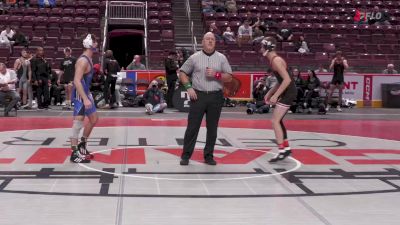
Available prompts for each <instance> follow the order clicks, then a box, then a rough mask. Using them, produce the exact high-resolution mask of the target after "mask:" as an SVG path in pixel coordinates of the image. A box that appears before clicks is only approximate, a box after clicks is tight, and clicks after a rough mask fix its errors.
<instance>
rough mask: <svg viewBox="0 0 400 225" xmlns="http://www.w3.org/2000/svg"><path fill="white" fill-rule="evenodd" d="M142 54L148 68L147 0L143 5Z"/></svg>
mask: <svg viewBox="0 0 400 225" xmlns="http://www.w3.org/2000/svg"><path fill="white" fill-rule="evenodd" d="M144 54H145V59H146V68H147V69H149V51H148V49H147V1H146V5H145V18H144Z"/></svg>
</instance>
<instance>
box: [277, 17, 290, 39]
mask: <svg viewBox="0 0 400 225" xmlns="http://www.w3.org/2000/svg"><path fill="white" fill-rule="evenodd" d="M276 36H277V37H278V40H279V41H292V39H293V32H292V29H290V28H289V24H288V23H287V21H286V20H284V21H282V23H281V26H280V29H279V32H278V34H277V35H276Z"/></svg>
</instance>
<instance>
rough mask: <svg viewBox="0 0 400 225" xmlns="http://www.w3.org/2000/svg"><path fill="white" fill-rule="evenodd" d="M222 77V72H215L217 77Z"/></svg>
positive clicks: (218, 78)
mask: <svg viewBox="0 0 400 225" xmlns="http://www.w3.org/2000/svg"><path fill="white" fill-rule="evenodd" d="M221 78H222V73H220V72H216V73H215V79H217V80H221Z"/></svg>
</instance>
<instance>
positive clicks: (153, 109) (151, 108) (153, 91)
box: [143, 80, 167, 115]
mask: <svg viewBox="0 0 400 225" xmlns="http://www.w3.org/2000/svg"><path fill="white" fill-rule="evenodd" d="M143 100H144V102H145V107H146V113H147V114H149V115H152V114H154V113H162V112H164V109H165V108H167V103H165V100H164V94H163V92H162V91H161V90H160V88H159V85H158V82H157V81H156V80H153V81H152V82H151V83H150V85H149V87H148V89H147V91H146V93H144V95H143Z"/></svg>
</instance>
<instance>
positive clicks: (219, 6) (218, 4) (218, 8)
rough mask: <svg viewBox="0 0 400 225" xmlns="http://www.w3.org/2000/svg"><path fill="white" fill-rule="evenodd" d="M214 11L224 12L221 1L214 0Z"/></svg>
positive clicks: (223, 5)
mask: <svg viewBox="0 0 400 225" xmlns="http://www.w3.org/2000/svg"><path fill="white" fill-rule="evenodd" d="M213 5H214V11H215V12H222V13H224V12H226V8H225V4H224V1H222V0H214V4H213Z"/></svg>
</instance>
